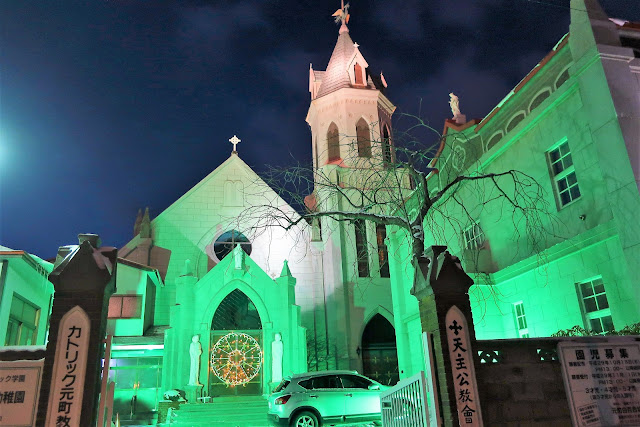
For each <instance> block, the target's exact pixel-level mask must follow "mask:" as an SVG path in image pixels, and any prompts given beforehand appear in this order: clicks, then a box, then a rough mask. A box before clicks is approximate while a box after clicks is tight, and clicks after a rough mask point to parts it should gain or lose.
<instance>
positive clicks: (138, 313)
mask: <svg viewBox="0 0 640 427" xmlns="http://www.w3.org/2000/svg"><path fill="white" fill-rule="evenodd" d="M143 297H144V295H141V294H120V295H118V294H114V295H111V297H110V298H109V308H108V309H107V319H142V299H143ZM114 298H119V299H120V315H119V316H112V315H111V314H110V313H109V312H110V311H111V310H110V308H111V301H112V300H113V299H114ZM125 298H136V303H137V308H136V315H134V316H123V315H122V308H123V307H124V299H125Z"/></svg>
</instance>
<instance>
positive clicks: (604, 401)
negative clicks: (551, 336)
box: [558, 339, 640, 427]
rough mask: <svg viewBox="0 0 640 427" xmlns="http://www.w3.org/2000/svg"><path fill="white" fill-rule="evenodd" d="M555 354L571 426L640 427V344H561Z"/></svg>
mask: <svg viewBox="0 0 640 427" xmlns="http://www.w3.org/2000/svg"><path fill="white" fill-rule="evenodd" d="M558 354H559V356H560V361H561V363H562V375H563V377H564V383H565V391H566V392H567V399H568V400H569V407H570V408H571V417H572V419H573V425H575V426H581V427H582V426H585V427H586V426H588V427H592V426H613V425H615V426H638V425H640V343H639V342H637V341H635V340H633V339H628V340H626V339H625V340H618V339H616V340H609V341H607V342H598V343H577V342H561V343H559V344H558Z"/></svg>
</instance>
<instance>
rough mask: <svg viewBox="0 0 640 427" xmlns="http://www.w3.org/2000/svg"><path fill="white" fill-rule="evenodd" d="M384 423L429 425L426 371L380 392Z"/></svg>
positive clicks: (394, 426)
mask: <svg viewBox="0 0 640 427" xmlns="http://www.w3.org/2000/svg"><path fill="white" fill-rule="evenodd" d="M380 407H381V408H382V425H383V426H385V427H405V426H407V427H428V426H429V421H428V419H429V416H428V409H427V388H426V379H425V375H424V371H420V372H419V373H417V374H416V375H414V376H412V377H410V378H405V379H404V380H402V381H400V382H399V383H398V384H396V385H395V386H393V387H392V388H390V389H389V390H387V391H385V392H384V393H382V394H380Z"/></svg>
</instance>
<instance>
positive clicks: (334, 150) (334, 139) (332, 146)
mask: <svg viewBox="0 0 640 427" xmlns="http://www.w3.org/2000/svg"><path fill="white" fill-rule="evenodd" d="M339 137H340V136H339V134H338V126H336V124H335V123H331V125H330V126H329V130H328V131H327V151H328V155H329V161H330V162H332V161H334V160H338V159H339V158H340V140H339Z"/></svg>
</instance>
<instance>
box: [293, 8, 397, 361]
mask: <svg viewBox="0 0 640 427" xmlns="http://www.w3.org/2000/svg"><path fill="white" fill-rule="evenodd" d="M348 8H349V5H348V4H347V5H344V3H343V4H342V7H341V8H340V9H338V10H337V11H336V12H335V13H334V14H333V16H334V17H335V20H336V23H338V24H339V25H340V29H339V30H338V40H337V41H336V44H335V47H334V49H333V53H332V54H331V58H330V59H329V63H328V64H327V67H326V69H325V70H324V71H317V70H314V69H313V66H310V67H309V92H310V94H311V104H310V106H309V111H308V113H307V117H306V121H307V123H308V124H309V126H310V127H311V144H312V156H313V168H314V186H315V188H314V192H313V194H311V195H309V196H307V198H306V199H305V203H306V204H307V208H308V209H309V210H310V211H312V212H322V213H325V214H326V215H320V216H319V217H317V218H315V219H314V222H313V231H314V234H313V240H314V242H315V245H316V247H317V248H318V250H319V253H320V257H321V259H319V262H320V265H321V271H322V276H323V278H322V280H323V284H322V287H321V288H320V289H321V292H322V293H323V295H322V297H323V302H324V303H323V304H319V305H318V306H317V308H316V313H315V316H316V320H315V324H316V325H317V328H316V331H315V333H316V336H315V337H314V339H315V343H318V342H322V343H323V345H322V346H320V347H321V349H322V351H324V349H326V360H327V361H328V363H326V364H325V365H323V366H321V367H322V368H323V369H332V368H339V369H357V370H359V371H362V369H363V359H362V357H361V354H362V353H361V346H362V330H363V329H364V324H365V323H366V319H367V317H366V316H371V313H373V312H376V310H380V307H383V309H385V310H388V311H391V309H392V307H391V303H390V302H391V291H390V286H389V273H388V268H387V269H385V266H386V265H385V264H386V262H381V261H380V260H381V259H383V258H384V257H382V256H379V254H381V253H383V252H384V251H386V246H384V243H383V242H384V236H385V234H384V233H385V232H384V230H385V228H384V225H382V226H379V225H378V224H376V223H374V222H372V221H365V220H358V219H356V220H348V219H346V218H345V217H344V216H342V215H341V214H340V212H358V211H362V210H363V209H364V206H363V203H362V201H363V200H364V199H367V198H366V197H363V194H365V193H368V192H369V191H370V189H371V186H372V184H373V182H374V181H375V180H378V179H384V178H383V177H384V176H385V174H386V172H387V171H393V170H394V169H393V168H390V167H389V165H391V164H392V163H393V162H394V160H395V154H394V150H393V138H392V132H391V116H392V115H393V112H394V110H395V108H396V107H395V106H394V105H393V104H392V103H391V101H389V99H388V98H387V97H386V95H385V91H386V88H387V83H386V81H385V79H384V76H383V75H382V73H380V74H378V75H374V74H373V73H371V71H370V69H369V64H368V62H367V61H366V59H365V58H364V56H363V55H362V53H361V52H360V46H359V45H358V44H357V43H354V42H353V40H352V39H351V36H350V35H349V28H348V27H347V23H348V21H349V13H348ZM379 209H381V208H380V207H374V208H372V210H369V211H370V212H372V211H377V210H379ZM383 246H384V247H383ZM384 253H385V254H386V252H384ZM385 256H386V255H385ZM385 271H386V273H385ZM320 289H319V291H320ZM366 289H368V290H369V291H368V292H364V290H366ZM318 331H321V332H318ZM310 351H311V350H310ZM322 351H320V352H322Z"/></svg>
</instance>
